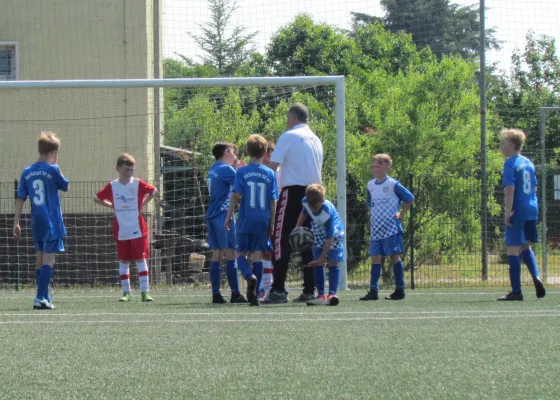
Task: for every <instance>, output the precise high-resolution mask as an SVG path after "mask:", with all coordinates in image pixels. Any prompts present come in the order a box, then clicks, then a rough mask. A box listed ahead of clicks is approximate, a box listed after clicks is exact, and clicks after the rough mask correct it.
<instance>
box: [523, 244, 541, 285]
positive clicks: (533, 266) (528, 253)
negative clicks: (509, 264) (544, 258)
mask: <svg viewBox="0 0 560 400" xmlns="http://www.w3.org/2000/svg"><path fill="white" fill-rule="evenodd" d="M521 259H522V260H523V262H524V263H525V264H527V268H528V269H529V273H530V274H531V276H532V277H533V279H536V278H540V277H541V273H540V272H539V266H538V265H537V257H535V253H533V250H531V249H527V250H524V251H522V252H521Z"/></svg>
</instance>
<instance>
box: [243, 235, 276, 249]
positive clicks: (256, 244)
mask: <svg viewBox="0 0 560 400" xmlns="http://www.w3.org/2000/svg"><path fill="white" fill-rule="evenodd" d="M254 251H264V252H265V253H270V252H271V251H272V242H271V241H270V238H269V237H268V232H267V233H263V234H261V235H254V234H251V233H239V234H237V252H238V253H241V252H246V253H252V252H254Z"/></svg>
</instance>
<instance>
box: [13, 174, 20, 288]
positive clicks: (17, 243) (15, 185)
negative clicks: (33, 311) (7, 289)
mask: <svg viewBox="0 0 560 400" xmlns="http://www.w3.org/2000/svg"><path fill="white" fill-rule="evenodd" d="M18 186H19V185H18V180H17V179H14V200H17V193H18ZM15 241H16V279H15V286H16V292H17V291H19V240H17V239H15Z"/></svg>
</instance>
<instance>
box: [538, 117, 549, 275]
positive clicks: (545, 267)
mask: <svg viewBox="0 0 560 400" xmlns="http://www.w3.org/2000/svg"><path fill="white" fill-rule="evenodd" d="M540 111H541V115H540V128H541V129H540V131H541V193H542V194H541V202H542V206H541V208H542V239H541V243H542V245H541V246H542V258H543V264H542V268H543V278H544V281H545V282H546V280H547V277H548V249H547V247H548V245H547V241H548V239H547V237H546V235H547V230H548V226H547V215H546V207H547V205H546V203H547V202H546V185H547V181H548V180H547V179H546V178H547V176H546V144H545V138H546V110H545V109H543V108H541V109H540Z"/></svg>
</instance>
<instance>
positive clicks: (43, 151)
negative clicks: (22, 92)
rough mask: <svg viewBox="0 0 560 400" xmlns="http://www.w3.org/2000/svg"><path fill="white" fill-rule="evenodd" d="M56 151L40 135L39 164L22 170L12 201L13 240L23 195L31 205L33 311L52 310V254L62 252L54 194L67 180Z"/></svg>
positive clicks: (47, 135)
mask: <svg viewBox="0 0 560 400" xmlns="http://www.w3.org/2000/svg"><path fill="white" fill-rule="evenodd" d="M59 149H60V140H59V139H58V138H57V137H56V135H55V134H54V133H52V132H41V136H40V137H39V161H37V162H35V163H33V164H31V165H30V166H28V167H26V168H24V169H23V172H22V173H21V179H20V181H19V189H18V193H17V199H16V213H15V218H14V230H13V234H14V237H15V238H16V239H19V238H20V237H21V228H20V226H19V221H20V219H21V212H22V210H23V204H24V202H25V200H26V199H27V196H29V198H30V202H31V232H32V234H33V242H34V244H35V250H36V251H37V264H36V265H37V268H36V270H35V279H36V281H37V296H35V301H34V302H33V308H34V309H36V310H39V309H47V310H53V309H54V308H55V307H54V305H53V304H52V303H51V300H50V297H49V285H50V282H51V278H52V275H53V267H54V261H55V255H56V253H62V252H64V244H63V242H62V238H63V237H65V236H66V228H65V226H64V221H63V220H62V210H61V208H60V196H59V193H58V191H59V190H62V191H63V192H66V191H67V190H68V180H67V179H66V178H65V177H64V176H63V175H62V172H60V169H59V168H58V165H57V164H58V150H59Z"/></svg>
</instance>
